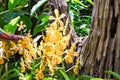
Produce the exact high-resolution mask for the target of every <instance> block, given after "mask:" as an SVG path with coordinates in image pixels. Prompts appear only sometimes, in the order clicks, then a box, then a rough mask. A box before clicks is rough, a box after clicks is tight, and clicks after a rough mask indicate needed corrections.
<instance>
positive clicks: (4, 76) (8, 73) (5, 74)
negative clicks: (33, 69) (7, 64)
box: [0, 69, 19, 80]
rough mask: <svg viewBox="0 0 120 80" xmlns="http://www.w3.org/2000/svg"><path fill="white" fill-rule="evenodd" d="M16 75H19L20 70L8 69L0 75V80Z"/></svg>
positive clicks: (7, 79) (6, 79)
mask: <svg viewBox="0 0 120 80" xmlns="http://www.w3.org/2000/svg"><path fill="white" fill-rule="evenodd" d="M13 73H14V75H13ZM8 76H9V77H8ZM16 76H19V71H18V70H17V69H11V70H8V71H7V72H4V73H3V74H2V76H1V77H0V80H9V79H10V78H14V77H16Z"/></svg>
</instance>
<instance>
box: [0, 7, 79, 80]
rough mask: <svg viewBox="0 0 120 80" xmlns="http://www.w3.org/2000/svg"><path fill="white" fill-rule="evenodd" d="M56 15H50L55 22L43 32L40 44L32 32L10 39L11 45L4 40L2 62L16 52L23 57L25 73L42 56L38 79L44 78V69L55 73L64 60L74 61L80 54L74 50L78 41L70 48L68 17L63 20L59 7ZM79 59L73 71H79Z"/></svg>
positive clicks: (37, 70) (0, 58)
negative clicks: (16, 38) (33, 37)
mask: <svg viewBox="0 0 120 80" xmlns="http://www.w3.org/2000/svg"><path fill="white" fill-rule="evenodd" d="M54 13H55V17H54V16H50V17H49V20H52V21H53V22H52V23H50V26H49V27H47V28H46V30H45V33H42V41H41V42H40V45H39V46H38V45H37V42H35V41H33V39H32V38H31V35H30V33H29V34H28V35H27V37H24V38H23V39H21V40H19V41H18V42H17V43H15V42H13V41H10V43H9V45H8V44H7V42H6V41H2V46H1V49H3V50H2V52H1V54H0V64H3V63H4V59H7V60H8V61H9V57H10V56H11V55H14V54H15V53H19V54H20V55H22V57H21V62H20V65H21V73H24V72H25V70H26V68H27V69H32V68H31V64H32V62H33V60H38V58H39V57H40V58H41V59H40V66H39V68H38V69H36V80H39V79H42V78H44V71H45V70H47V69H49V73H50V75H54V71H55V70H58V69H59V67H60V66H59V64H62V63H63V62H66V63H67V64H68V63H73V57H74V56H78V53H77V52H75V51H74V48H75V47H76V43H74V44H73V45H72V46H71V47H70V49H68V46H69V41H70V37H71V31H69V32H67V33H66V30H67V26H68V19H67V20H66V23H65V24H64V22H63V21H62V20H61V19H62V18H64V17H65V14H61V15H59V11H58V10H57V9H55V10H54ZM79 64H80V61H79V59H78V60H77V61H76V65H75V66H74V69H73V71H74V72H75V74H77V73H78V68H79V67H78V65H79Z"/></svg>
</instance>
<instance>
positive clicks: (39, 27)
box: [33, 12, 49, 35]
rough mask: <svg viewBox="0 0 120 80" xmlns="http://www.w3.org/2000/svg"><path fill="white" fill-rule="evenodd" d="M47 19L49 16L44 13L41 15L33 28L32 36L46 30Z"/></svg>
mask: <svg viewBox="0 0 120 80" xmlns="http://www.w3.org/2000/svg"><path fill="white" fill-rule="evenodd" d="M48 18H49V15H48V14H47V13H45V12H43V13H41V14H40V16H39V18H38V23H40V22H41V23H40V24H38V25H36V26H35V28H34V30H33V35H35V34H37V33H39V32H40V31H42V30H44V29H45V28H46V25H47V24H48Z"/></svg>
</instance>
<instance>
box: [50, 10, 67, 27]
mask: <svg viewBox="0 0 120 80" xmlns="http://www.w3.org/2000/svg"><path fill="white" fill-rule="evenodd" d="M54 13H55V17H54V16H50V17H49V20H55V21H54V22H56V23H59V24H60V26H63V24H64V23H63V22H62V21H61V20H60V19H62V18H64V17H65V16H66V15H65V14H63V13H62V14H61V15H60V16H59V11H58V9H55V10H54Z"/></svg>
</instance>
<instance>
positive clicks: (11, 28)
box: [0, 0, 48, 35]
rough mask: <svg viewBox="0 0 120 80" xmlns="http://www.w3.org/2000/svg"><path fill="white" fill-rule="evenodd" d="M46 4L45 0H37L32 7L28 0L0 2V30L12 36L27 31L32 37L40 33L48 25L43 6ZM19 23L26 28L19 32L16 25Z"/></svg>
mask: <svg viewBox="0 0 120 80" xmlns="http://www.w3.org/2000/svg"><path fill="white" fill-rule="evenodd" d="M46 2H47V0H38V1H36V2H34V3H36V4H34V5H33V3H31V1H29V0H1V2H0V28H2V29H4V30H5V31H7V32H10V33H12V34H20V35H23V34H24V33H27V32H28V31H29V30H31V33H32V35H36V34H38V33H40V32H41V31H42V30H44V29H45V26H46V25H47V23H48V12H47V8H46V6H44V4H45V3H46ZM43 6H44V7H43ZM38 10H39V11H38ZM20 21H23V24H25V25H26V27H25V29H24V30H21V31H20V32H19V31H17V30H18V26H17V24H19V23H20ZM38 28H39V29H38Z"/></svg>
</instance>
